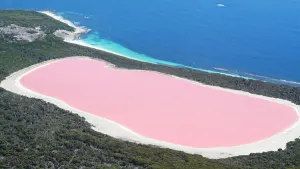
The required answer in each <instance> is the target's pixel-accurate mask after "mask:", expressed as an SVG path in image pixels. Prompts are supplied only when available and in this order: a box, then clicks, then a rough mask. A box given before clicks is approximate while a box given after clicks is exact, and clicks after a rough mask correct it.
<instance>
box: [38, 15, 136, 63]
mask: <svg viewBox="0 0 300 169" xmlns="http://www.w3.org/2000/svg"><path fill="white" fill-rule="evenodd" d="M39 12H40V13H43V14H46V15H48V16H50V17H52V18H53V19H56V20H58V21H60V22H63V23H65V24H67V25H69V26H71V27H73V28H74V29H75V31H74V32H68V31H63V32H66V33H68V34H69V36H61V37H62V38H63V39H64V41H65V42H68V43H72V44H76V45H81V46H84V47H88V48H92V49H97V50H101V51H104V52H107V53H111V54H114V55H118V56H122V57H125V58H128V59H133V60H137V61H140V60H138V59H135V58H131V57H128V56H126V55H121V54H119V53H116V52H112V51H110V50H106V49H104V48H101V47H97V46H93V45H90V44H87V43H85V42H84V41H82V40H80V39H79V36H80V35H81V34H85V33H87V32H89V31H90V30H89V29H87V28H84V27H80V26H76V25H75V24H73V23H72V22H70V21H69V20H66V19H64V18H63V17H61V16H59V15H56V14H55V13H53V12H51V11H39ZM61 31H62V30H58V31H57V32H58V33H61Z"/></svg>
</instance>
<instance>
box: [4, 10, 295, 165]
mask: <svg viewBox="0 0 300 169" xmlns="http://www.w3.org/2000/svg"><path fill="white" fill-rule="evenodd" d="M10 24H16V25H19V26H23V27H32V28H34V27H37V26H40V27H41V28H42V30H43V31H45V32H46V33H47V36H46V37H44V38H43V39H40V40H37V41H35V42H31V43H29V42H25V41H16V40H13V38H12V36H8V35H4V34H1V32H0V81H2V80H4V79H5V77H7V76H8V75H10V74H11V73H13V72H15V71H18V70H20V69H22V68H25V67H27V66H30V65H33V64H36V63H39V62H42V61H46V60H49V59H55V58H63V57H68V56H90V57H94V58H98V59H102V60H105V61H108V62H110V63H113V64H115V65H116V66H118V67H123V68H127V69H143V70H154V71H160V72H163V73H168V74H173V75H176V76H180V77H185V78H188V79H193V80H195V81H199V82H202V83H205V84H209V85H215V86H221V87H227V88H231V89H237V90H243V91H248V92H250V93H256V94H262V95H265V96H272V97H276V98H282V99H286V100H290V101H292V102H294V103H296V104H300V88H296V87H290V86H283V85H276V84H271V83H265V82H261V81H254V80H246V79H240V78H235V77H229V76H223V75H219V74H209V73H205V72H201V71H196V70H191V69H185V68H174V67H168V66H163V65H154V64H149V63H142V62H138V61H134V60H129V59H126V58H122V57H119V56H115V55H112V54H109V53H106V52H101V51H98V50H93V49H89V48H85V47H82V46H77V45H73V44H68V43H65V42H63V41H62V40H61V39H60V38H57V37H55V36H53V35H52V34H51V33H53V32H54V31H55V30H57V29H66V30H72V29H73V28H70V27H68V26H67V25H65V24H63V23H60V22H58V21H56V20H54V19H52V18H49V17H48V16H45V15H43V14H40V13H37V12H32V11H3V10H2V11H1V10H0V27H4V26H8V25H10ZM299 132H300V131H299ZM199 134H201V133H199ZM299 167H300V140H299V139H296V140H295V141H293V142H290V143H288V144H287V148H286V149H284V150H281V149H280V150H278V151H276V152H265V153H260V154H250V155H248V156H239V157H234V158H227V159H220V160H210V159H207V158H204V157H202V156H200V155H191V154H186V153H183V152H178V151H174V150H169V149H162V148H158V147H154V146H146V145H139V144H135V143H130V142H126V141H122V140H117V139H114V138H112V137H109V136H107V135H104V134H101V133H97V132H95V131H93V130H92V129H91V126H90V124H88V123H87V122H86V121H85V120H84V119H83V118H81V117H79V116H78V115H75V114H72V113H71V112H68V111H65V110H62V109H60V108H58V107H56V106H55V105H52V104H50V103H46V102H44V101H42V100H37V99H33V98H27V97H23V96H19V95H16V94H13V93H11V92H8V91H5V90H4V89H1V88H0V168H163V169H166V168H179V169H183V168H187V169H192V168H195V169H196V168H197V169H198V168H205V169H206V168H299Z"/></svg>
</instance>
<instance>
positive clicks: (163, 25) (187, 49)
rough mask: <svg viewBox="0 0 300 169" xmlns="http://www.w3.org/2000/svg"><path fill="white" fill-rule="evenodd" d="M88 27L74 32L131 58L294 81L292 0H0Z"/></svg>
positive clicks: (299, 13)
mask: <svg viewBox="0 0 300 169" xmlns="http://www.w3.org/2000/svg"><path fill="white" fill-rule="evenodd" d="M0 8H4V9H8V8H14V9H34V10H55V11H58V12H59V13H58V14H60V15H62V16H64V17H65V18H67V19H69V20H71V21H73V22H74V23H75V24H76V25H83V26H86V27H88V28H91V29H92V31H91V32H90V33H89V34H87V35H85V36H82V37H81V38H82V40H83V41H85V42H86V43H89V44H91V45H95V46H99V47H101V48H104V49H107V50H111V51H113V52H116V53H120V54H121V55H126V56H128V57H130V58H133V59H136V60H142V61H146V62H151V63H156V64H168V65H172V66H180V67H182V66H183V67H192V68H194V69H199V70H205V71H207V72H219V73H224V74H231V75H234V76H243V77H249V78H255V79H260V80H264V81H269V82H275V83H283V84H289V85H294V86H300V83H299V82H300V75H299V73H300V66H299V65H298V64H299V63H300V22H299V21H300V1H299V0H263V1H261V0H243V1H239V0H226V1H225V0H210V1H204V0H190V1H180V0H152V1H146V0H128V1H119V0H110V1H102V0H85V1H76V3H74V1H71V0H65V1H58V0H52V1H51V2H50V1H43V2H41V1H37V0H27V1H22V0H2V1H1V4H0Z"/></svg>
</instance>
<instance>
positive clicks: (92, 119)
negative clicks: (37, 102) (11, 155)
mask: <svg viewBox="0 0 300 169" xmlns="http://www.w3.org/2000/svg"><path fill="white" fill-rule="evenodd" d="M72 58H82V59H91V58H89V57H72ZM65 59H66V58H65ZM55 61H57V60H50V61H47V62H43V63H40V64H37V65H33V66H30V67H28V68H25V69H22V70H20V71H18V72H15V73H13V74H12V75H10V76H9V77H7V78H6V79H5V80H4V81H2V82H1V84H0V86H1V87H2V88H4V89H6V90H8V91H11V92H13V93H16V94H19V95H24V96H27V97H34V98H38V99H43V100H45V101H47V102H50V103H53V104H55V105H57V106H58V107H60V108H62V109H65V110H69V111H71V112H73V113H75V114H78V115H80V116H82V117H84V118H85V119H86V120H87V121H88V122H89V123H91V124H92V125H94V127H93V129H94V130H96V131H98V132H101V133H104V134H107V135H110V136H112V137H115V138H120V139H123V140H128V141H132V142H137V143H142V144H150V145H155V146H159V147H162V148H170V149H174V150H179V151H184V152H187V153H191V154H200V155H203V156H205V157H208V158H214V159H215V158H225V157H232V156H238V155H248V154H250V153H259V152H265V151H276V150H278V149H279V148H282V149H284V148H285V146H286V143H287V142H289V141H293V140H294V139H295V138H298V137H299V136H300V118H299V120H298V121H297V123H295V124H294V125H293V126H292V127H290V128H289V129H286V130H285V131H283V132H280V133H278V134H276V135H274V136H272V137H270V138H268V139H265V140H261V141H259V142H255V143H251V144H247V145H241V146H234V147H218V148H193V147H188V146H182V145H177V144H172V143H168V142H164V141H159V140H154V139H151V138H147V137H144V136H142V135H139V134H138V133H135V132H133V131H131V130H130V129H128V128H125V127H124V126H122V125H120V124H118V123H116V122H113V121H110V120H108V119H105V118H101V117H99V116H95V115H92V114H89V113H88V112H84V111H81V110H78V109H75V108H73V107H71V106H69V105H68V104H66V103H64V102H63V101H61V100H58V99H55V98H52V97H48V96H45V95H41V94H39V93H36V92H34V91H31V90H28V89H26V88H25V87H23V86H22V85H21V84H20V82H19V80H20V79H21V78H22V77H23V76H24V75H26V74H28V73H30V72H32V71H34V70H36V69H38V68H40V67H43V66H46V65H48V64H50V63H52V62H55ZM108 67H110V68H112V67H113V68H115V67H114V65H112V64H108ZM122 70H123V71H139V70H126V69H122ZM140 71H141V70H140ZM158 73H159V72H158ZM172 77H174V78H178V77H175V76H172ZM178 79H180V80H187V79H183V78H178ZM187 81H189V82H191V83H195V84H198V85H201V86H205V87H209V88H214V89H217V90H222V91H229V92H233V93H236V94H241V95H247V96H251V97H256V98H261V99H265V100H269V101H272V102H276V103H279V104H285V105H288V106H291V107H293V108H294V109H295V110H296V111H297V113H298V116H299V117H300V107H299V106H298V105H295V104H293V103H291V102H290V101H286V100H282V99H276V98H270V97H265V96H260V95H254V94H250V93H247V92H243V91H237V90H231V89H225V88H221V87H214V86H208V85H204V84H201V83H197V82H194V81H191V80H187ZM199 134H200V133H199Z"/></svg>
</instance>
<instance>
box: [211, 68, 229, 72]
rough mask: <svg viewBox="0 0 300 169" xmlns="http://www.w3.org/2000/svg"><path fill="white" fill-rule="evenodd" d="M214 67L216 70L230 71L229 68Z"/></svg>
mask: <svg viewBox="0 0 300 169" xmlns="http://www.w3.org/2000/svg"><path fill="white" fill-rule="evenodd" d="M213 68H214V69H216V70H221V71H225V72H228V70H227V69H224V68H219V67H213Z"/></svg>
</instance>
